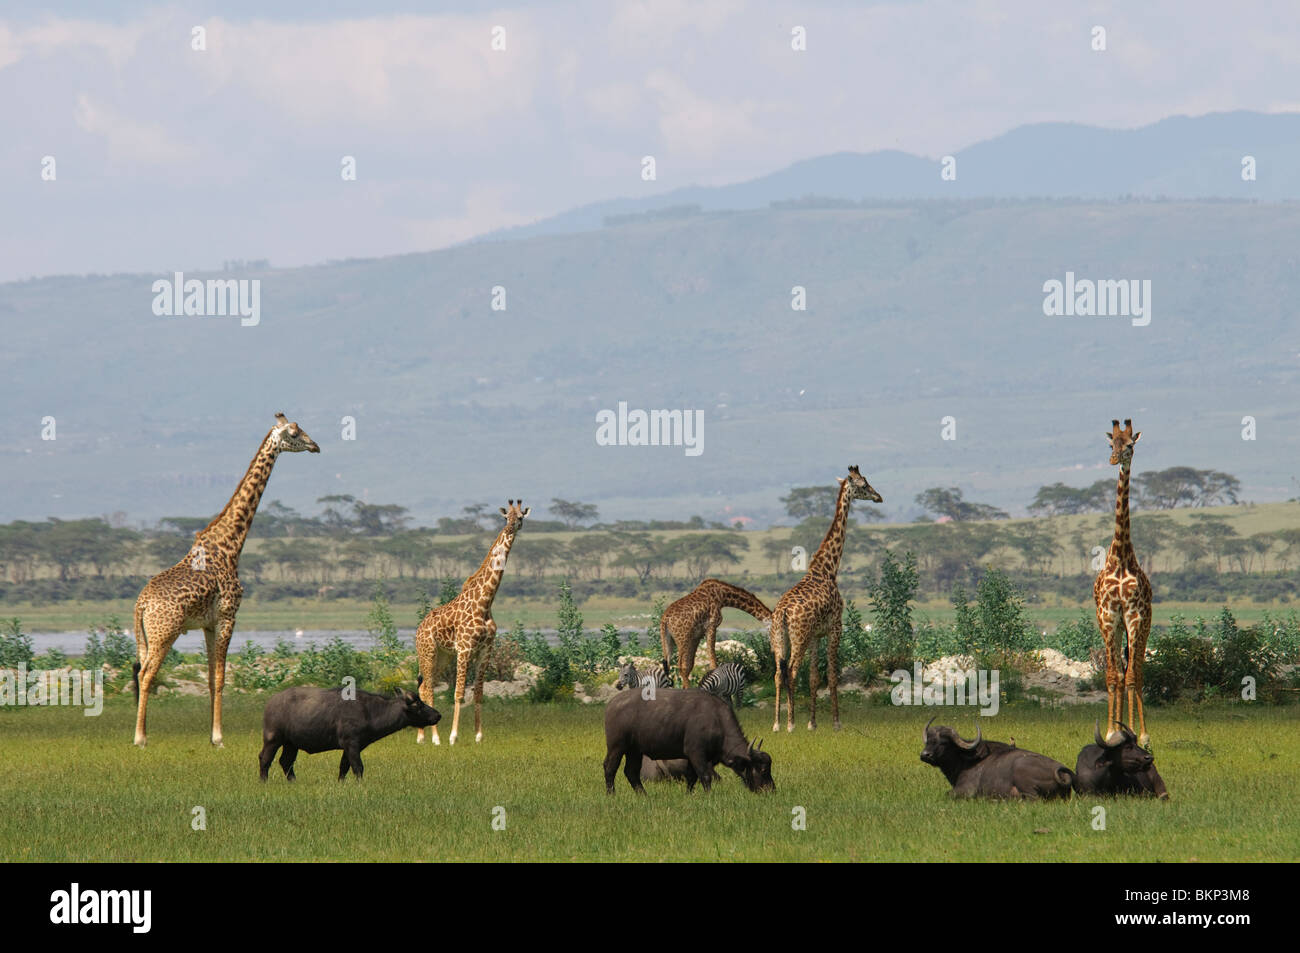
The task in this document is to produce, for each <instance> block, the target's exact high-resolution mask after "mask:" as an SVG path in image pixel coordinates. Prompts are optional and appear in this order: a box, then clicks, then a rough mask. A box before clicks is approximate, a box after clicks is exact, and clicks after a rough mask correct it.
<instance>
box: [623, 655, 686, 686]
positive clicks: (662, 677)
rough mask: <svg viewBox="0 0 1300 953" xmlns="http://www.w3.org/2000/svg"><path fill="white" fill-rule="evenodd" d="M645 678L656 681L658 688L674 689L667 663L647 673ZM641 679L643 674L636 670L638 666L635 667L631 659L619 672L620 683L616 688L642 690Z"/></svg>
mask: <svg viewBox="0 0 1300 953" xmlns="http://www.w3.org/2000/svg"><path fill="white" fill-rule="evenodd" d="M644 677H645V678H652V679H654V683H655V687H656V688H672V687H673V677H672V675H670V674H669V671H668V663H667V662H665V663H664V664H663V665H661V666H660V667H659V668H656V669H655V670H654V671H653V672H648V673H646V675H645V676H644ZM641 679H642V675H641V673H640V672H638V671H637V670H636V666H635V665H633V664H632V661H631V659H629V660H628V661H627V662H626V663H624V665H623V667H622V668H620V669H619V670H618V681H617V682H615V683H614V687H615V688H616V689H619V690H622V689H624V688H640V687H641Z"/></svg>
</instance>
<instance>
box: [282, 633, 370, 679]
mask: <svg viewBox="0 0 1300 953" xmlns="http://www.w3.org/2000/svg"><path fill="white" fill-rule="evenodd" d="M349 676H351V677H352V678H354V679H356V681H357V684H358V685H361V684H363V683H365V682H367V681H369V678H370V671H369V666H368V665H367V664H366V660H365V659H364V658H363V657H362V656H361V654H360V653H359V652H358V651H357V650H356V649H354V648H353V647H352V646H350V645H348V643H347V642H344V641H343V639H342V638H341V637H339V636H337V635H336V636H334V638H333V639H331V640H330V641H329V642H327V643H326V645H325V648H323V649H317V648H316V643H315V642H312V643H311V644H310V645H308V646H307V650H306V651H305V652H303V653H302V658H301V661H300V662H299V665H298V680H299V681H302V682H306V683H308V684H313V685H321V686H325V687H333V686H336V685H341V684H343V679H344V678H347V677H349Z"/></svg>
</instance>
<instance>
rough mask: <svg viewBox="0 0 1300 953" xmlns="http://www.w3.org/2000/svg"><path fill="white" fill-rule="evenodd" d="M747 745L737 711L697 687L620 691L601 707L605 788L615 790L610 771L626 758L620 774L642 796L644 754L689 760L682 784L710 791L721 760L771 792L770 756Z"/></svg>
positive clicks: (658, 758) (753, 788) (614, 771)
mask: <svg viewBox="0 0 1300 953" xmlns="http://www.w3.org/2000/svg"><path fill="white" fill-rule="evenodd" d="M761 745H762V742H761V741H760V742H758V743H757V744H753V745H751V744H750V743H749V742H748V741H746V740H745V734H744V732H743V731H741V729H740V722H739V721H737V720H736V713H735V712H733V711H732V710H731V706H730V705H728V704H727V703H726V702H725V701H723V700H722V699H721V698H718V697H717V696H716V695H710V694H709V693H708V692H702V691H699V690H696V689H679V688H660V689H658V690H657V691H656V692H655V693H654V694H653V695H652V696H651V697H650V698H644V697H642V693H641V692H622V693H620V694H619V695H617V696H615V697H614V698H612V699H611V700H610V702H609V704H608V705H606V706H605V746H606V754H605V790H606V791H607V792H608V793H610V794H613V793H614V775H615V774H617V773H618V765H619V762H620V761H623V760H624V758H626V764H624V766H623V774H624V776H625V777H626V778H627V780H628V783H629V784H631V785H632V790H634V791H636V792H637V793H638V794H644V793H645V788H644V787H643V786H642V784H641V772H642V765H643V762H642V757H643V756H644V757H648V758H650V759H651V760H652V761H672V760H674V759H679V758H685V759H686V760H687V766H686V770H685V772H684V774H685V777H686V787H687V789H688V790H692V791H693V790H694V789H695V782H696V780H699V782H700V783H701V784H703V785H704V790H705V791H708V790H710V789H711V787H712V785H713V777H714V773H713V766H714V765H715V764H718V763H719V762H721V763H722V764H725V765H726V766H727V767H729V768H731V770H733V771H735V772H736V774H738V775H739V776H740V779H741V780H742V781H744V782H745V787H747V788H749V790H751V791H770V790H772V789H773V788H775V787H776V784H775V782H774V781H773V780H772V758H771V757H770V756H769V755H768V754H767V753H766V752H763V751H760V750H759V747H760V746H761Z"/></svg>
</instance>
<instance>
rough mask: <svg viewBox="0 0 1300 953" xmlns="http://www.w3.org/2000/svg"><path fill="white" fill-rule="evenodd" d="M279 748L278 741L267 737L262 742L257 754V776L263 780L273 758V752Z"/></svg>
mask: <svg viewBox="0 0 1300 953" xmlns="http://www.w3.org/2000/svg"><path fill="white" fill-rule="evenodd" d="M279 750H280V745H279V743H278V742H275V741H272V740H271V739H270V738H267V739H266V741H265V742H264V743H263V744H262V753H261V754H259V755H258V756H257V767H258V776H259V777H261V779H262V780H263V781H265V780H266V777H267V772H268V771H270V770H271V762H272V761H274V760H275V753H276V752H277V751H279Z"/></svg>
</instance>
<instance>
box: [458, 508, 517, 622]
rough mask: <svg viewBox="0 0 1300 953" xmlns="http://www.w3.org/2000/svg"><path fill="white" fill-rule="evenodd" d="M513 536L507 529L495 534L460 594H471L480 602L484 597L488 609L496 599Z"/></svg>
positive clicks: (504, 528) (512, 543)
mask: <svg viewBox="0 0 1300 953" xmlns="http://www.w3.org/2000/svg"><path fill="white" fill-rule="evenodd" d="M514 541H515V534H514V533H512V532H510V531H509V528H508V527H503V528H502V530H501V532H499V533H497V538H496V539H495V540H493V541H492V545H491V547H489V549H488V554H487V555H486V556H485V557H483V562H482V563H480V564H479V567H478V569H477V570H475V572H474V575H472V576H470V577H469V579H467V580H466V581H465V585H464V586H462V587H461V591H462V592H473V593H474V594H475V596H476V597H477V598H478V599H479V600H480V601H481V600H482V599H483V598H484V597H486V599H487V602H486V606H485V608H490V607H491V605H492V600H493V599H495V598H496V594H497V589H498V588H499V587H500V586H501V577H502V576H504V575H505V573H506V559H507V558H508V557H509V556H510V547H511V546H512V545H514Z"/></svg>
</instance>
